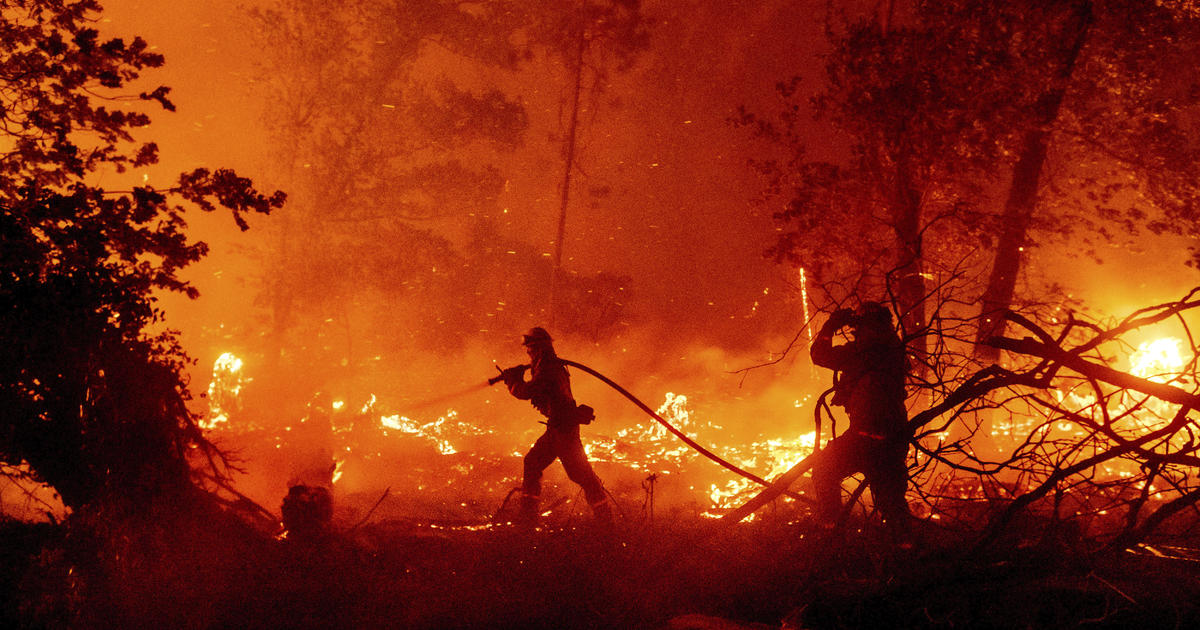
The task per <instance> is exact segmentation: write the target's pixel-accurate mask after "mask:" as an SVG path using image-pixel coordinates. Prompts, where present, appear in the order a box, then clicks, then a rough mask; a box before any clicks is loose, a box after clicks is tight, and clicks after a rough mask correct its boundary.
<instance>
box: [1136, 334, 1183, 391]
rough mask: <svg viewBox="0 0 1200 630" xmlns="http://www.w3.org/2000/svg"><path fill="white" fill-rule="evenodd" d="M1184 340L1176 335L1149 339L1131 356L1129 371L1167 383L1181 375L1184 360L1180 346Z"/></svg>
mask: <svg viewBox="0 0 1200 630" xmlns="http://www.w3.org/2000/svg"><path fill="white" fill-rule="evenodd" d="M1181 345H1183V341H1181V340H1179V339H1176V338H1175V337H1163V338H1161V339H1155V340H1153V341H1147V342H1145V343H1143V344H1142V345H1140V346H1138V349H1137V350H1136V351H1134V353H1133V354H1131V355H1130V356H1129V363H1130V368H1129V372H1130V373H1131V374H1133V375H1134V376H1140V377H1142V378H1145V379H1149V380H1151V381H1155V382H1158V383H1166V382H1167V381H1170V380H1171V379H1173V378H1175V377H1177V376H1180V374H1181V373H1182V372H1183V367H1184V360H1183V354H1182V353H1181V352H1180V350H1179V347H1180V346H1181Z"/></svg>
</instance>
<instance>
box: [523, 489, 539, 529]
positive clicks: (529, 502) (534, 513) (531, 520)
mask: <svg viewBox="0 0 1200 630" xmlns="http://www.w3.org/2000/svg"><path fill="white" fill-rule="evenodd" d="M539 499H540V497H538V496H537V495H536V494H525V493H522V494H521V503H520V506H519V507H520V510H519V511H518V512H517V522H518V523H520V524H522V525H534V524H536V523H537V520H538V504H539V503H540V502H541V501H540V500H539Z"/></svg>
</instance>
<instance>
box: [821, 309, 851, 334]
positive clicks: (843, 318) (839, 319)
mask: <svg viewBox="0 0 1200 630" xmlns="http://www.w3.org/2000/svg"><path fill="white" fill-rule="evenodd" d="M853 321H854V311H853V310H851V309H848V308H839V309H838V310H836V311H834V312H833V314H832V315H830V316H829V320H828V321H826V322H825V327H824V329H823V332H826V333H829V334H833V333H835V332H837V331H838V330H839V329H840V328H842V327H843V326H847V325H849V324H850V323H851V322H853Z"/></svg>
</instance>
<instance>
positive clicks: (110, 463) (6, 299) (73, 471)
mask: <svg viewBox="0 0 1200 630" xmlns="http://www.w3.org/2000/svg"><path fill="white" fill-rule="evenodd" d="M99 10H100V7H99V5H98V3H97V2H95V1H94V0H81V1H79V2H65V3H64V2H55V1H51V0H25V1H7V2H3V3H0V44H2V45H0V50H3V53H0V112H2V113H3V120H2V126H0V139H2V140H3V141H4V144H5V146H7V147H8V151H7V152H5V153H4V154H3V155H2V156H0V206H3V209H4V212H3V215H2V216H0V243H2V246H0V343H2V344H3V346H4V347H5V348H7V349H8V355H7V356H8V358H7V359H6V360H5V361H3V363H2V365H0V459H3V460H5V461H8V462H12V463H19V462H23V461H24V462H28V463H29V465H30V466H31V468H32V469H33V471H34V472H35V473H36V474H37V475H38V476H39V477H40V478H41V480H43V481H45V482H47V483H49V484H50V485H52V486H53V487H54V488H55V489H56V490H58V492H59V493H60V494H61V496H62V498H63V501H64V503H65V504H67V505H68V506H70V507H73V508H79V507H82V506H85V505H88V504H90V503H92V502H93V501H95V500H97V499H102V498H106V497H111V496H113V495H114V493H117V492H120V493H126V494H127V495H128V496H130V497H132V498H135V499H136V498H138V497H141V496H146V495H148V494H153V493H155V492H158V491H161V490H162V489H163V488H165V487H167V486H171V485H175V486H178V485H180V484H184V483H186V482H187V479H188V475H189V467H188V463H187V458H188V453H189V449H190V448H191V447H193V446H196V445H198V444H203V443H204V442H203V438H202V436H201V435H200V434H199V431H198V430H197V429H196V426H195V424H194V422H193V418H192V416H191V415H190V413H189V412H188V410H187V408H186V407H185V405H184V402H185V401H186V400H187V398H188V392H187V387H186V384H185V383H184V381H183V376H182V369H183V366H184V363H185V362H186V355H185V354H184V353H183V351H182V349H181V348H180V347H179V346H178V344H177V342H176V340H175V337H174V336H173V335H172V334H171V333H170V332H169V331H168V332H160V333H152V332H150V331H151V330H152V329H153V328H155V327H157V325H158V324H160V322H161V311H160V310H159V308H158V307H157V306H156V305H155V297H154V296H155V294H156V293H157V292H159V291H174V292H181V293H184V294H186V295H188V296H190V297H195V296H196V291H195V289H194V288H193V287H191V286H190V285H189V284H188V283H187V282H186V281H185V280H183V279H182V278H180V277H179V271H180V270H181V269H183V268H184V267H186V266H187V265H189V264H191V263H193V262H195V261H197V260H199V259H200V258H202V257H203V256H204V255H205V253H206V252H207V246H206V245H205V244H204V243H202V242H194V241H190V240H189V239H188V238H187V235H186V233H185V229H186V223H185V221H184V218H183V214H184V212H185V207H186V205H187V204H188V203H190V204H192V205H195V206H198V207H200V208H201V209H203V210H205V211H212V210H215V209H216V208H217V207H223V208H227V209H229V210H231V211H232V213H233V216H234V219H235V221H236V222H237V223H238V225H239V226H241V227H242V228H243V229H245V228H246V227H247V223H246V219H245V215H246V214H248V213H266V212H269V211H270V210H271V209H272V208H277V207H280V206H281V205H282V203H283V200H284V196H283V194H282V193H278V192H276V193H274V194H272V195H269V196H268V195H264V194H262V193H259V192H258V191H256V190H255V189H254V188H253V186H252V183H251V182H250V180H248V179H245V178H242V177H239V176H238V175H237V174H235V173H233V172H232V171H229V170H224V169H219V170H216V171H210V170H207V169H196V170H194V171H191V172H188V173H184V174H182V175H180V177H179V180H178V184H177V185H176V186H174V187H172V188H170V189H166V190H159V189H155V188H152V187H149V186H139V187H134V188H132V189H131V190H127V191H109V190H105V189H103V188H100V187H98V186H94V185H90V184H89V183H88V180H89V179H90V178H91V176H93V175H95V174H98V173H106V172H111V171H115V172H117V173H121V172H125V171H126V170H127V169H130V168H137V167H143V166H148V165H151V164H154V163H155V162H156V161H157V157H158V156H157V149H156V147H155V145H154V144H153V143H144V144H137V143H135V142H134V141H133V134H134V131H135V130H136V129H137V128H139V127H144V126H146V125H147V124H149V120H150V119H149V116H148V115H147V114H146V113H144V112H143V111H141V110H140V109H125V108H124V105H123V104H125V103H132V104H134V105H140V104H143V103H149V104H156V105H158V106H160V107H163V108H165V109H168V110H171V109H174V106H173V105H172V104H171V103H170V101H169V100H167V98H166V97H167V94H168V92H169V90H168V89H167V88H165V87H159V88H156V89H154V90H152V91H150V92H146V93H142V94H139V95H136V96H130V95H127V94H124V92H123V91H124V90H128V89H129V86H130V84H131V83H132V82H134V81H135V80H137V79H138V78H139V77H140V75H141V72H142V71H143V70H146V69H150V68H157V67H159V66H161V65H162V63H163V58H162V57H161V56H160V55H157V54H155V53H151V52H149V47H148V45H147V44H146V42H145V41H143V40H141V39H140V38H137V39H135V40H133V41H132V42H129V43H126V42H124V41H122V40H120V39H108V40H105V39H103V38H101V36H100V33H99V32H98V31H97V30H96V29H95V28H93V26H92V25H93V23H94V21H95V20H94V17H95V15H96V13H97V12H99Z"/></svg>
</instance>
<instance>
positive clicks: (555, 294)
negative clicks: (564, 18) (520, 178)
mask: <svg viewBox="0 0 1200 630" xmlns="http://www.w3.org/2000/svg"><path fill="white" fill-rule="evenodd" d="M586 48H587V38H586V37H584V29H583V28H580V29H579V43H578V45H577V47H576V49H575V68H574V70H575V85H574V88H573V89H572V91H571V115H570V119H569V121H568V122H567V137H566V140H565V141H564V151H563V152H564V162H565V163H566V164H565V165H564V167H563V180H562V197H561V203H560V204H559V207H558V233H557V236H556V237H555V239H554V265H553V268H552V269H551V271H550V326H551V327H553V326H554V318H555V316H556V315H557V314H558V311H559V305H558V300H559V286H558V285H559V276H560V275H561V271H562V253H563V239H564V238H565V237H566V231H567V204H568V203H569V202H570V199H571V171H572V169H574V168H575V132H576V129H578V127H579V95H580V93H581V91H582V89H583V53H584V50H586Z"/></svg>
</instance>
